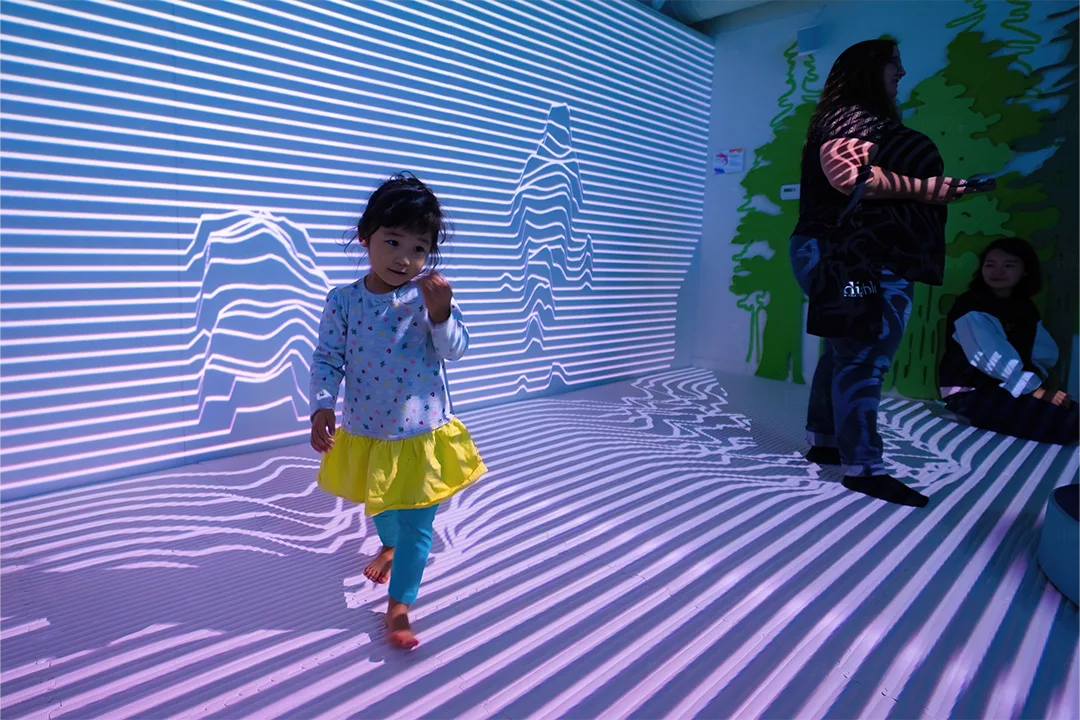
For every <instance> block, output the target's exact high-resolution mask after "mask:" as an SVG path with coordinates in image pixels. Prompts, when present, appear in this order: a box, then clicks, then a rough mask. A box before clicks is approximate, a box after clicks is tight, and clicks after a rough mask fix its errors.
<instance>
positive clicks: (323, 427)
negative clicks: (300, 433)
mask: <svg viewBox="0 0 1080 720" xmlns="http://www.w3.org/2000/svg"><path fill="white" fill-rule="evenodd" d="M336 423H337V415H336V413H335V412H334V409H333V408H322V409H320V410H316V411H315V413H314V414H313V415H312V416H311V447H312V448H314V449H315V451H316V452H320V453H328V452H330V450H331V449H332V448H333V447H334V426H335V425H336Z"/></svg>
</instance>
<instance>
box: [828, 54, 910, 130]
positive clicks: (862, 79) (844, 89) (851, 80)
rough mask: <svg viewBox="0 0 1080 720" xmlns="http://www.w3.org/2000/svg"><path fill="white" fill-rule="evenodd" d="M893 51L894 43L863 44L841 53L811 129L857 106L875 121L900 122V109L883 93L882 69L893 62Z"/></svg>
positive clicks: (885, 91)
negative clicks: (882, 119) (830, 116)
mask: <svg viewBox="0 0 1080 720" xmlns="http://www.w3.org/2000/svg"><path fill="white" fill-rule="evenodd" d="M896 48H897V44H896V41H895V40H886V39H879V40H864V41H863V42H861V43H856V44H855V45H852V46H851V47H849V48H848V49H847V50H845V51H844V52H842V53H840V57H838V58H836V62H834V63H833V66H832V70H830V71H829V77H828V78H827V79H826V80H825V87H824V89H822V91H821V98H820V99H819V100H818V104H817V109H815V110H814V116H813V117H812V118H811V120H810V127H814V126H815V125H816V124H817V122H818V120H820V119H821V118H822V117H824V116H826V115H827V114H828V113H830V112H832V111H833V110H836V109H838V108H842V107H845V106H847V105H858V106H859V107H861V108H863V109H864V110H867V111H869V112H872V113H873V114H875V115H877V116H878V117H882V118H886V119H889V120H894V121H896V122H901V119H902V118H901V116H900V106H899V105H898V104H897V102H896V100H895V98H892V97H890V96H889V93H888V91H887V90H886V89H885V66H886V65H888V64H889V63H891V62H892V61H893V57H894V56H895V55H896Z"/></svg>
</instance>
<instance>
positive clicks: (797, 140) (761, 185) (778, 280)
mask: <svg viewBox="0 0 1080 720" xmlns="http://www.w3.org/2000/svg"><path fill="white" fill-rule="evenodd" d="M796 47H797V43H793V44H792V45H791V46H790V47H789V48H788V49H787V50H786V51H785V52H784V58H785V60H786V61H787V64H788V73H787V84H788V89H787V91H786V92H785V93H784V94H783V95H781V96H780V98H779V99H778V101H777V104H778V105H779V107H780V112H778V113H777V115H776V116H775V117H774V118H773V119H772V122H771V123H770V125H771V127H772V128H773V131H774V136H773V139H772V140H771V141H770V142H769V143H767V144H766V145H763V146H762V147H759V148H758V149H757V150H756V151H755V153H754V162H753V165H752V166H751V168H750V170H749V171H748V172H747V173H746V176H745V177H744V178H743V181H742V183H741V185H742V187H743V188H744V190H745V191H746V194H745V197H744V201H743V204H742V205H741V206H740V207H739V211H740V212H742V213H743V217H742V220H741V221H740V222H739V227H738V229H737V231H736V235H735V238H734V239H733V241H732V242H733V243H734V245H735V247H736V250H737V251H736V253H735V256H734V260H735V270H734V276H733V277H732V283H731V290H732V292H733V293H735V295H737V296H738V297H739V299H738V303H737V304H738V306H739V307H740V308H742V309H743V310H746V311H747V312H749V313H750V343H749V349H748V352H747V358H746V359H747V362H751V361H753V360H757V371H756V374H757V375H759V376H761V377H767V378H773V379H777V380H786V379H788V378H789V377H790V378H792V379H793V380H794V381H795V382H797V383H803V382H805V380H804V378H803V371H802V364H803V358H802V337H803V320H802V318H803V303H804V298H803V294H802V290H800V289H799V286H798V284H797V283H796V282H795V277H794V275H792V273H791V266H790V262H789V260H788V238H789V237H790V236H791V231H792V230H793V229H794V227H795V222H796V221H797V220H798V213H799V208H798V204H797V203H794V202H791V201H782V200H781V199H780V187H781V186H782V185H794V184H798V182H799V169H800V163H801V158H802V147H803V144H804V143H805V141H806V130H807V128H808V127H809V125H810V116H811V115H812V114H813V112H814V107H815V105H816V103H817V97H818V95H819V93H820V90H818V89H815V87H814V85H815V84H816V83H817V81H818V80H819V77H818V75H817V73H816V68H815V64H814V59H813V57H812V56H808V57H806V58H805V59H804V61H803V64H804V69H805V75H804V78H803V80H802V83H801V89H802V96H801V98H800V99H801V102H800V104H799V105H798V106H795V105H794V104H793V103H792V102H791V98H792V97H793V96H794V94H795V93H796V91H797V90H799V88H800V84H799V83H798V82H797V80H796V77H795V76H796V71H797V69H798V57H797V55H796ZM762 199H764V200H767V201H768V203H770V204H771V207H772V208H776V210H775V212H767V211H765V210H761V209H759V208H757V207H755V206H754V203H755V201H757V202H760V201H761V200H762Z"/></svg>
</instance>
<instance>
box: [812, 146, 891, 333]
mask: <svg viewBox="0 0 1080 720" xmlns="http://www.w3.org/2000/svg"><path fill="white" fill-rule="evenodd" d="M870 172H871V171H870V165H869V164H867V165H864V166H863V167H862V168H860V169H859V177H858V180H857V181H856V184H855V188H854V190H853V191H852V193H851V201H850V202H849V203H848V205H847V207H846V208H845V209H844V211H843V212H842V213H840V218H839V219H838V220H837V223H836V226H835V227H833V229H832V230H831V231H830V232H829V234H828V235H827V236H826V237H824V238H822V239H821V241H820V252H821V259H820V260H819V262H818V264H817V265H816V266H814V268H813V270H811V272H810V293H809V295H810V306H809V308H808V312H807V318H806V331H807V332H808V333H810V334H811V335H816V336H818V337H823V338H867V339H871V338H877V337H880V335H881V325H882V317H883V305H882V302H883V299H882V297H881V287H880V282H881V277H880V276H881V259H880V254H881V247H880V241H879V240H878V239H877V238H876V237H875V234H874V233H873V232H871V230H870V228H868V227H865V226H864V225H863V223H862V222H861V221H860V219H859V217H858V215H857V214H856V213H855V210H856V209H858V207H859V201H860V199H861V198H862V194H863V191H864V190H865V188H866V181H867V180H868V179H869V177H870Z"/></svg>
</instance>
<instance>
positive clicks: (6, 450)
mask: <svg viewBox="0 0 1080 720" xmlns="http://www.w3.org/2000/svg"><path fill="white" fill-rule="evenodd" d="M0 15H2V18H0V19H2V21H3V49H2V51H0V60H2V63H3V65H2V73H0V97H2V103H3V107H2V117H0V123H2V127H0V147H2V151H3V154H4V164H3V168H2V169H0V179H2V186H0V201H2V208H0V221H2V224H3V244H2V247H0V311H2V317H0V331H2V337H0V351H2V358H0V370H2V372H3V377H4V383H3V392H2V396H0V401H2V407H0V462H2V463H3V466H4V474H3V481H2V485H0V496H2V497H3V498H5V499H10V498H13V497H18V496H20V495H26V494H30V493H34V492H38V491H42V490H47V489H50V488H55V487H61V486H65V485H71V484H78V483H83V482H92V481H95V480H100V479H104V478H108V477H117V476H122V475H131V474H135V473H137V472H146V471H153V470H156V469H161V468H165V467H168V466H171V465H176V464H179V463H182V462H186V461H191V460H195V459H199V458H209V457H216V456H222V455H227V454H229V453H233V452H237V451H240V450H245V449H254V448H257V447H260V446H266V445H267V444H281V443H284V442H290V441H298V440H300V439H301V438H302V437H303V436H304V434H306V433H307V432H308V429H307V424H306V422H307V421H306V416H307V407H306V399H305V397H304V394H305V392H304V388H305V386H306V375H307V372H308V364H309V362H310V354H311V346H312V344H313V343H314V342H315V329H316V327H317V318H318V315H319V312H320V310H321V304H322V302H323V300H324V299H325V294H326V291H327V288H329V287H332V286H335V285H342V284H346V283H348V282H351V281H353V280H354V279H355V278H356V277H357V275H358V274H359V272H362V269H358V268H357V265H356V258H350V257H346V256H345V254H344V253H343V252H342V250H341V246H340V241H341V237H342V234H343V231H344V230H345V229H346V228H347V227H348V226H349V225H350V224H351V223H353V222H354V221H355V218H356V217H357V216H358V214H359V213H360V212H361V211H362V210H363V206H362V202H363V198H364V197H366V196H367V194H368V193H369V192H370V190H371V189H372V187H374V185H375V184H376V183H377V182H378V181H379V180H380V179H381V178H383V177H385V176H386V175H388V174H389V173H391V172H394V171H397V170H401V169H410V170H412V171H414V172H416V173H417V174H418V175H419V176H420V177H422V178H424V179H425V180H427V181H429V182H430V183H431V184H432V185H433V187H434V188H435V189H436V191H437V192H438V193H439V195H440V197H441V198H442V199H443V201H444V203H445V205H446V206H447V207H448V209H449V210H450V212H451V214H452V216H453V219H454V221H455V226H456V229H457V232H456V235H455V238H454V241H453V242H452V244H451V246H450V248H449V252H448V263H447V265H446V266H445V271H446V274H447V275H448V276H449V277H450V279H451V281H452V282H453V283H454V287H455V292H456V295H457V298H458V300H459V301H460V302H461V304H462V306H463V308H464V310H465V312H466V313H467V315H468V318H469V321H470V325H471V329H472V337H473V345H472V349H471V351H470V353H469V355H468V356H467V357H466V358H465V359H464V360H463V361H461V362H460V363H456V364H453V365H452V366H451V367H450V368H448V374H449V377H450V381H451V388H452V391H453V393H454V401H455V407H456V408H457V409H459V410H462V409H468V408H469V407H480V406H482V405H485V404H491V403H498V402H501V401H506V400H509V399H512V398H518V397H525V396H528V395H535V394H544V393H554V392H558V391H561V390H566V389H570V388H574V387H579V386H585V385H589V384H594V383H597V382H601V381H606V380H611V379H616V378H621V377H627V376H631V375H636V374H641V373H645V372H649V371H653V370H656V369H659V368H666V367H669V366H670V364H671V362H672V360H673V358H674V352H675V340H674V334H675V316H676V309H677V308H676V300H677V296H678V292H679V289H680V287H681V285H682V282H683V278H684V276H685V273H686V270H687V268H688V266H689V264H690V261H691V257H692V253H693V251H694V248H695V246H696V243H697V241H698V239H699V236H700V232H701V215H702V205H703V198H704V187H703V184H704V165H705V159H706V156H707V152H706V146H705V142H706V137H707V122H708V115H709V105H710V86H711V73H712V57H713V50H712V47H711V45H710V44H709V43H708V42H706V41H705V40H704V39H702V38H700V37H698V36H696V35H694V34H692V33H690V32H689V31H687V30H685V29H683V28H679V27H676V26H675V25H674V24H672V23H668V22H665V21H664V20H663V19H661V18H659V17H658V16H656V15H654V14H651V13H649V12H647V11H646V10H644V9H642V8H640V7H638V6H637V5H636V4H635V3H629V2H627V3H621V2H614V3H589V2H584V1H578V0H571V1H569V2H560V3H552V2H545V1H544V0H535V1H529V2H519V1H515V2H443V1H442V0H439V2H427V1H426V0H425V1H420V0H418V1H417V2H412V3H396V2H382V1H381V0H372V1H371V2H355V1H353V0H322V1H321V2H315V3H311V2H307V1H306V0H282V1H281V2H276V3H255V2H251V1H250V0H225V1H224V2H220V3H212V4H206V3H197V2H192V1H190V0H171V2H168V3H156V4H155V3H141V2H136V1H135V0H87V1H86V2H82V3H66V2H58V1H56V0H2V1H0Z"/></svg>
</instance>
